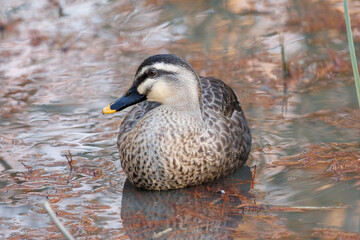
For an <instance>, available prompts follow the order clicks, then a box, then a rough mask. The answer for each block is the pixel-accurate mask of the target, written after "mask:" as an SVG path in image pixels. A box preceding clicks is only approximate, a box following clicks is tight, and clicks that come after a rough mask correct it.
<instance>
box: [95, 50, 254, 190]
mask: <svg viewBox="0 0 360 240" xmlns="http://www.w3.org/2000/svg"><path fill="white" fill-rule="evenodd" d="M133 105H135V106H133ZM130 106H133V108H132V109H131V110H130V111H129V112H128V113H127V115H126V116H125V118H124V119H123V121H122V123H121V125H120V129H119V135H118V139H117V146H118V149H119V157H120V162H121V167H122V169H123V171H124V173H125V175H126V176H127V178H128V179H129V181H130V182H131V183H132V184H133V185H134V186H135V187H138V188H142V189H147V190H159V191H160V190H170V189H179V188H185V187H188V186H194V185H199V184H202V183H207V182H212V181H215V180H217V179H219V178H222V177H225V176H227V175H230V174H231V173H233V172H234V171H235V170H236V169H238V168H240V167H242V166H243V165H244V164H245V162H246V161H247V159H248V157H249V154H250V150H251V132H250V128H249V125H248V122H247V120H246V118H245V115H244V112H243V109H242V106H241V104H240V102H239V100H238V98H237V96H236V94H235V93H234V91H233V90H232V89H231V88H230V87H229V86H228V85H226V84H225V83H224V82H223V81H221V80H219V79H217V78H214V77H201V76H198V74H197V73H196V71H195V70H194V68H193V67H192V66H191V64H190V63H189V62H188V61H186V60H185V59H183V58H181V57H179V56H177V55H174V54H159V55H154V56H150V57H148V58H146V59H145V60H144V61H143V62H142V63H141V64H140V66H139V67H138V69H137V71H136V73H135V77H134V81H133V83H132V86H131V87H130V89H129V90H128V91H127V92H126V93H125V94H124V95H123V96H122V97H121V98H120V99H118V100H116V101H114V102H112V103H111V104H109V105H108V106H106V107H104V108H103V110H102V113H103V114H111V113H115V112H119V111H122V110H124V109H126V108H128V107H130Z"/></svg>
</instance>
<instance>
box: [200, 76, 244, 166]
mask: <svg viewBox="0 0 360 240" xmlns="http://www.w3.org/2000/svg"><path fill="white" fill-rule="evenodd" d="M200 83H201V88H202V106H201V108H202V115H203V118H204V122H205V123H206V124H207V125H208V130H207V131H208V133H209V136H214V139H213V140H210V141H215V142H216V143H218V144H219V148H218V149H221V151H223V155H226V156H230V155H234V154H235V155H236V158H237V159H239V160H241V161H246V159H247V156H248V155H249V152H250V148H251V133H250V128H249V126H248V123H247V121H246V118H245V115H244V112H243V110H242V108H241V105H240V103H239V101H238V98H237V97H236V95H235V93H234V91H233V90H232V89H231V88H230V87H229V86H227V85H226V84H225V83H224V82H223V81H221V80H219V79H216V78H213V77H201V78H200Z"/></svg>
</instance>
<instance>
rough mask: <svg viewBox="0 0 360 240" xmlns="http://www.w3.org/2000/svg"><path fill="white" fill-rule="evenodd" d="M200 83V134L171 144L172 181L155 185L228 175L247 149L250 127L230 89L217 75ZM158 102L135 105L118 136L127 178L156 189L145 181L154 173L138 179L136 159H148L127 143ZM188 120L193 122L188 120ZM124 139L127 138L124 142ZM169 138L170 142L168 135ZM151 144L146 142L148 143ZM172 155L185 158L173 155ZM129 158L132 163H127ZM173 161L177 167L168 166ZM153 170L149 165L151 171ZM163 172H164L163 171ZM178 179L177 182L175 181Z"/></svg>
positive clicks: (137, 184) (243, 160)
mask: <svg viewBox="0 0 360 240" xmlns="http://www.w3.org/2000/svg"><path fill="white" fill-rule="evenodd" d="M200 83H201V89H202V96H201V114H202V119H203V122H204V125H203V126H204V129H203V130H202V133H201V134H200V135H197V136H195V137H193V138H190V139H189V138H187V139H186V136H185V137H184V139H186V140H184V142H183V145H184V146H173V149H172V150H171V151H169V155H170V154H171V152H174V156H169V157H168V159H170V160H171V161H177V162H176V164H175V162H174V164H171V166H170V167H169V166H167V167H166V169H167V170H168V171H169V173H170V175H172V178H174V179H172V180H174V181H172V180H169V179H168V180H166V181H167V183H168V185H167V186H166V187H163V188H161V187H160V188H158V189H160V190H163V189H167V188H179V187H184V186H187V185H195V184H199V183H202V182H208V181H212V180H214V179H217V178H219V177H222V176H225V175H228V174H230V173H231V172H233V171H235V170H236V169H237V168H239V167H240V166H242V165H243V164H244V163H245V162H246V160H247V158H248V155H249V153H250V148H251V134H250V129H249V127H248V124H247V121H246V118H245V116H244V113H243V111H242V108H241V105H240V103H239V101H238V99H237V97H236V95H235V93H234V92H233V90H232V89H231V88H230V87H228V86H227V85H226V84H224V83H223V82H222V81H221V80H218V79H216V78H210V77H204V78H200ZM159 105H160V104H158V103H153V102H142V103H140V104H138V105H136V106H135V107H134V108H133V109H132V110H131V111H130V112H129V114H128V115H127V116H126V118H125V119H124V120H123V122H122V124H121V126H120V134H119V138H118V146H119V150H120V159H121V161H122V166H123V168H127V169H124V171H125V172H127V175H128V177H129V179H130V181H132V182H133V183H134V184H135V185H136V186H138V187H143V188H147V189H157V187H158V186H159V184H160V183H159V184H156V187H155V188H154V187H152V186H153V185H154V184H150V183H148V181H151V180H149V178H155V177H154V176H152V177H150V176H148V175H147V173H146V176H145V177H143V178H147V179H146V180H145V179H141V176H139V173H138V171H141V169H140V170H136V171H135V170H134V168H136V166H138V165H139V164H138V163H139V162H140V165H142V161H147V159H144V158H145V157H146V156H143V155H142V153H140V155H142V156H141V157H139V156H136V155H137V154H138V152H136V151H135V149H136V147H132V146H131V147H129V146H130V145H131V144H135V142H134V140H133V138H132V136H133V135H134V131H135V129H136V128H137V125H138V124H143V123H140V121H141V120H142V119H143V118H144V116H147V115H148V114H149V115H151V114H152V113H150V111H152V110H153V109H155V108H157V107H159ZM175 121H176V120H175ZM188 124H192V123H191V122H189V123H188ZM133 130H134V131H133ZM173 132H174V134H175V135H176V134H177V129H173ZM177 137H178V136H177ZM125 141H127V143H126V144H125V143H124V142H125ZM130 141H131V142H130ZM141 141H142V140H141ZM143 141H146V136H144V140H143ZM168 142H169V144H171V139H169V141H168ZM152 144H153V143H149V145H150V146H151V145H152ZM154 147H155V146H154ZM125 148H126V149H125ZM132 149H133V150H132ZM129 151H130V152H129ZM175 153H176V154H175ZM181 153H183V154H181ZM175 156H176V157H179V156H180V157H182V158H184V159H174V158H176V157H175ZM170 160H169V161H170ZM165 161H168V160H165ZM129 162H131V163H130V164H129ZM136 162H138V163H136ZM178 163H180V165H181V166H179V164H178ZM145 165H146V164H145ZM160 165H162V164H160ZM174 165H175V167H176V168H178V169H174V171H172V169H170V170H169V168H171V167H173V166H174ZM129 166H131V167H130V169H128V168H129ZM146 166H148V165H146ZM149 169H150V168H149ZM153 170H154V168H153V166H152V170H151V171H153ZM149 171H150V170H149ZM182 174H183V175H189V176H180V180H179V179H177V177H179V175H182ZM162 175H166V173H165V174H162ZM158 176H159V175H158V174H157V176H156V178H158ZM174 176H175V177H174ZM181 181H182V182H181ZM177 182H179V184H178V185H177ZM180 182H181V183H180Z"/></svg>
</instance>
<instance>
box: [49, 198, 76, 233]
mask: <svg viewBox="0 0 360 240" xmlns="http://www.w3.org/2000/svg"><path fill="white" fill-rule="evenodd" d="M44 208H45V210H46V211H47V212H48V214H49V215H50V217H51V220H53V222H54V223H55V225H56V226H57V228H58V229H59V230H60V231H61V233H62V234H63V235H64V236H65V238H66V239H68V240H75V239H74V237H73V236H71V234H70V233H69V231H68V230H66V228H65V227H64V225H63V224H62V223H61V222H60V220H59V219H58V218H57V217H56V214H55V212H54V211H53V210H52V208H51V206H50V204H49V202H48V201H45V202H44Z"/></svg>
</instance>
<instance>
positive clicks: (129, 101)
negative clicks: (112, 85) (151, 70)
mask: <svg viewBox="0 0 360 240" xmlns="http://www.w3.org/2000/svg"><path fill="white" fill-rule="evenodd" d="M145 100H146V96H145V95H141V94H140V93H139V92H138V91H137V89H136V85H135V84H134V85H133V86H132V87H131V88H130V89H129V91H127V93H126V94H125V95H124V96H123V97H122V98H120V99H118V100H116V101H115V102H113V103H111V104H109V105H107V106H106V107H104V109H103V110H102V113H103V114H110V113H114V112H118V111H121V110H123V109H125V108H127V107H130V106H132V105H134V104H136V103H139V102H142V101H145Z"/></svg>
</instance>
